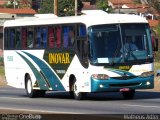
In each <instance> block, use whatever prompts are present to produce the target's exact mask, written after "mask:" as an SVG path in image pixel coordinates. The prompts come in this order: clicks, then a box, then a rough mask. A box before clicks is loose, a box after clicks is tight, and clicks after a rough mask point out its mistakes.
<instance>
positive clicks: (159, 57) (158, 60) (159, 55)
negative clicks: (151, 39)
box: [154, 24, 160, 62]
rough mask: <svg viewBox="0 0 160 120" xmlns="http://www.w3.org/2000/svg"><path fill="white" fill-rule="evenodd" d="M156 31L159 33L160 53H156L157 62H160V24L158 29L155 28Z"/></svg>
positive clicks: (159, 50) (159, 51)
mask: <svg viewBox="0 0 160 120" xmlns="http://www.w3.org/2000/svg"><path fill="white" fill-rule="evenodd" d="M154 31H156V33H157V37H158V43H159V49H158V52H155V61H156V62H160V24H159V25H158V26H157V27H156V28H154Z"/></svg>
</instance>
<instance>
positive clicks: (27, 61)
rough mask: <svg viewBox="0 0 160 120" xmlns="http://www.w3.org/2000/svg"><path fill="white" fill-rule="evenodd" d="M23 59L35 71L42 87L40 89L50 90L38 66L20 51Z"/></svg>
mask: <svg viewBox="0 0 160 120" xmlns="http://www.w3.org/2000/svg"><path fill="white" fill-rule="evenodd" d="M17 54H19V55H20V56H21V57H22V58H23V60H24V61H25V62H26V63H27V64H28V66H29V67H30V68H31V70H32V72H33V73H34V75H35V77H36V80H37V82H38V85H39V87H40V89H42V90H49V87H48V86H47V85H46V83H45V80H44V79H43V77H42V76H41V74H40V72H39V71H38V70H37V69H36V67H35V66H34V65H33V64H32V63H31V62H30V61H29V60H28V59H27V58H26V57H25V56H23V55H22V54H20V53H18V52H17Z"/></svg>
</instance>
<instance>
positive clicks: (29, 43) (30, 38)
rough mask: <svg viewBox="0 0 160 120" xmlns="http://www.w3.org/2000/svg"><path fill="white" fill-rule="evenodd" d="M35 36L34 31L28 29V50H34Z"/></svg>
mask: <svg viewBox="0 0 160 120" xmlns="http://www.w3.org/2000/svg"><path fill="white" fill-rule="evenodd" d="M33 35H34V29H33V28H28V37H27V46H28V48H33V39H34V37H33Z"/></svg>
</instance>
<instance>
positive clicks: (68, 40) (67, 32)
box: [63, 26, 75, 48]
mask: <svg viewBox="0 0 160 120" xmlns="http://www.w3.org/2000/svg"><path fill="white" fill-rule="evenodd" d="M74 43H75V29H74V27H73V26H64V27H63V47H64V48H67V47H72V46H73V45H74Z"/></svg>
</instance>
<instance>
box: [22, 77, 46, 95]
mask: <svg viewBox="0 0 160 120" xmlns="http://www.w3.org/2000/svg"><path fill="white" fill-rule="evenodd" d="M25 89H26V93H27V96H28V97H30V98H34V97H44V96H45V92H46V91H44V90H34V89H33V86H32V80H31V78H30V76H27V78H26V82H25Z"/></svg>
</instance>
